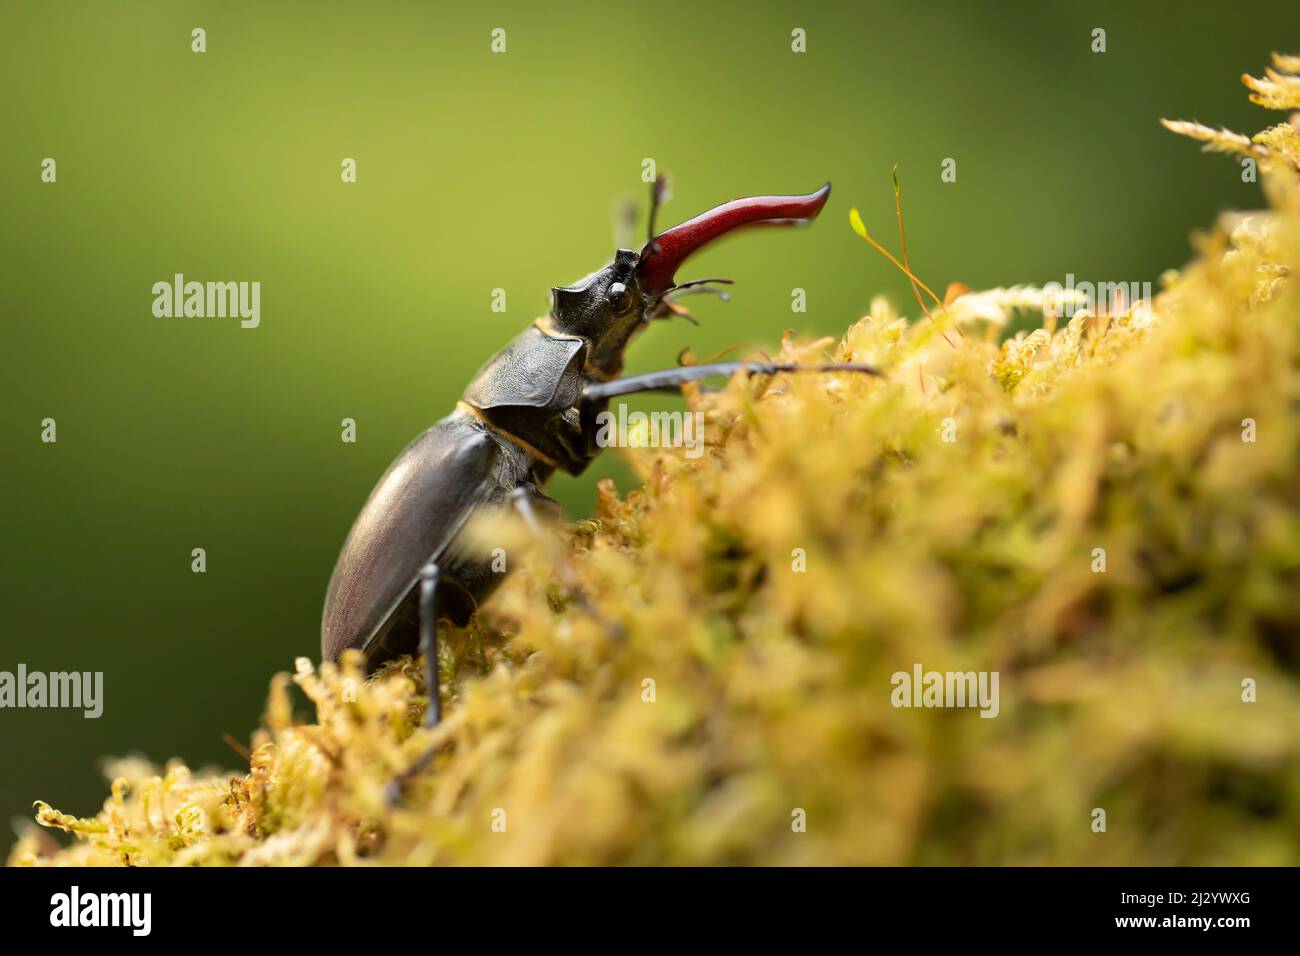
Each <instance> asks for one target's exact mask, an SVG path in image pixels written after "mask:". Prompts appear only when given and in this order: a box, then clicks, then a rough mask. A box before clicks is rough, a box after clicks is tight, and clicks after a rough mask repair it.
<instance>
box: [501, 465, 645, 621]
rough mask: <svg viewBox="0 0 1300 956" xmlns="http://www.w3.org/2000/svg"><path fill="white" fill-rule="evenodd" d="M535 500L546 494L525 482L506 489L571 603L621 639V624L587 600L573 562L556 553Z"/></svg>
mask: <svg viewBox="0 0 1300 956" xmlns="http://www.w3.org/2000/svg"><path fill="white" fill-rule="evenodd" d="M538 500H543V501H548V502H549V501H551V499H550V498H547V497H546V496H545V495H543V494H541V492H539V491H538V490H537V489H535V488H533V487H531V486H529V485H519V486H518V487H517V488H515V490H514V491H512V492H511V493H510V501H511V504H513V505H514V508H515V510H516V511H518V512H519V516H520V517H521V518H522V519H523V521H524V525H525V526H526V527H527V528H528V530H529V531H530V532H531V533H532V535H533V536H534V537H535V538H537V540H538V541H539V542H540V543H541V545H542V547H543V548H545V549H546V553H547V554H548V555H550V558H551V563H552V564H553V565H554V567H555V573H556V574H557V575H558V576H559V578H560V583H561V584H563V585H564V588H565V590H566V591H568V592H569V594H570V595H572V597H573V600H574V603H576V604H577V605H578V607H579V608H580V609H581V610H582V612H583V613H584V614H586V615H587V616H588V617H590V618H591V619H592V620H593V621H595V622H596V623H597V624H598V625H600V627H601V628H602V629H603V630H604V631H605V633H606V634H607V635H609V637H610V638H611V639H613V640H615V641H621V640H622V639H623V638H624V637H625V636H626V635H625V632H624V630H623V625H622V624H620V623H618V621H614V620H611V619H610V618H608V617H606V616H605V615H604V614H603V613H602V612H601V611H600V609H599V608H597V607H596V606H595V605H594V604H592V603H591V600H590V599H589V598H588V597H587V592H586V591H584V590H583V588H582V582H580V581H579V580H578V575H577V574H576V573H575V572H574V570H573V565H572V564H570V563H569V560H568V555H565V554H560V553H559V551H558V549H557V548H556V546H555V541H554V539H553V538H552V536H551V535H549V534H547V532H546V529H545V528H543V527H542V523H541V522H540V521H539V520H538V517H537V509H536V507H535V505H536V503H537V501H538Z"/></svg>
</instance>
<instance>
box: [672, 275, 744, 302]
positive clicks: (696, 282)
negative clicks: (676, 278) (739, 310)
mask: <svg viewBox="0 0 1300 956" xmlns="http://www.w3.org/2000/svg"><path fill="white" fill-rule="evenodd" d="M710 283H717V284H718V285H735V284H736V280H735V279H722V278H716V279H692V280H691V281H690V282H682V283H679V284H678V285H675V286H673V287H672V288H671V289H669V290H668V291H669V292H681V291H682V290H683V289H694V288H697V287H699V286H707V285H709V284H710ZM703 291H705V292H712V293H714V294H715V295H721V296H722V297H723V298H724V299H725V298H727V297H726V296H725V295H723V293H722V290H720V289H704V290H703Z"/></svg>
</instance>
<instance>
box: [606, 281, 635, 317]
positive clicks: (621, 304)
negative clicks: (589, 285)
mask: <svg viewBox="0 0 1300 956" xmlns="http://www.w3.org/2000/svg"><path fill="white" fill-rule="evenodd" d="M605 299H606V300H607V301H608V302H609V305H610V308H612V309H613V310H614V312H615V314H617V315H622V314H623V313H624V312H626V311H627V310H628V309H630V308H631V307H632V296H631V294H630V293H629V292H628V291H627V286H626V285H624V284H623V283H622V282H614V283H611V284H610V287H609V291H608V292H606V293H605Z"/></svg>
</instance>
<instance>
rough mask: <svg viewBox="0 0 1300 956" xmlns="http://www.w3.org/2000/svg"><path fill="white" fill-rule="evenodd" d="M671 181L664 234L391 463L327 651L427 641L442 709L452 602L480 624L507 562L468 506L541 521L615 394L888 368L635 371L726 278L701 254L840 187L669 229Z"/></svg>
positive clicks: (334, 655)
mask: <svg viewBox="0 0 1300 956" xmlns="http://www.w3.org/2000/svg"><path fill="white" fill-rule="evenodd" d="M661 186H662V183H661V181H657V182H656V185H655V188H654V189H653V190H652V198H651V213H650V228H649V230H648V231H649V233H650V234H651V238H649V240H648V241H647V242H646V243H645V245H644V247H643V248H642V249H641V251H640V252H633V251H632V250H630V249H619V250H618V251H617V252H616V253H615V255H614V261H613V262H611V263H610V264H609V265H607V266H605V267H604V268H603V269H600V270H599V271H597V272H593V273H592V274H591V275H589V276H587V277H586V278H585V279H581V280H579V281H578V282H577V283H575V284H574V285H570V286H565V287H562V288H555V289H552V290H551V309H550V313H549V314H548V315H546V316H543V317H542V318H540V319H538V320H536V321H535V322H534V323H533V324H532V325H531V326H530V327H528V328H527V329H525V330H524V331H523V332H521V333H520V334H519V335H518V336H516V337H515V339H514V340H513V341H511V342H510V343H509V344H508V345H506V347H505V348H504V349H502V350H501V351H500V352H498V353H497V354H496V355H495V356H494V357H492V358H491V359H489V360H488V361H487V363H486V364H485V365H484V366H483V367H482V368H481V369H479V371H478V373H477V374H476V375H475V376H474V379H473V380H472V381H471V382H470V384H469V387H468V388H467V389H465V392H464V395H463V397H462V399H461V401H459V402H458V403H457V404H456V410H455V411H454V412H453V413H452V414H451V415H449V416H447V417H446V418H444V419H442V420H441V421H440V422H438V423H437V424H435V425H433V426H432V427H431V428H429V429H428V430H427V431H425V432H424V433H423V434H422V435H420V436H419V437H417V438H416V439H415V440H414V441H413V442H411V444H410V445H408V446H407V447H406V449H405V450H404V451H402V453H401V454H400V455H398V456H397V459H396V460H395V461H394V462H393V463H392V464H391V465H389V467H388V470H387V471H386V472H384V475H383V477H382V478H380V479H379V483H378V484H377V485H376V486H375V488H374V490H373V491H372V492H371V493H370V497H369V499H368V500H367V501H366V503H365V506H364V507H363V508H362V509H361V514H360V515H359V516H358V517H357V519H356V522H355V523H354V524H353V526H352V530H351V532H350V533H349V534H348V537H347V540H346V542H345V543H344V545H343V550H342V552H341V553H340V554H339V558H338V563H337V564H336V565H335V567H334V574H333V576H332V577H331V578H330V582H329V589H328V591H327V593H326V596H325V609H324V613H323V615H322V618H321V654H322V656H323V657H324V658H326V659H329V660H337V659H338V657H339V655H340V654H342V653H343V651H345V650H348V649H350V648H355V649H357V650H359V651H360V652H361V653H362V655H363V658H364V660H365V663H366V666H367V669H370V670H373V669H374V668H376V667H377V666H379V665H380V664H382V663H383V662H385V661H387V660H391V659H392V658H394V657H397V656H399V655H402V654H409V653H413V652H416V651H419V652H420V653H422V654H424V655H425V660H426V667H427V670H428V681H429V683H428V687H429V706H428V709H427V711H426V723H427V724H429V725H432V724H435V723H437V722H438V720H439V716H440V710H441V708H440V701H439V693H438V688H439V673H438V653H437V622H438V620H439V617H440V616H446V617H448V618H450V619H451V620H452V621H454V622H455V623H456V624H457V625H464V624H465V623H466V622H467V621H468V620H469V618H470V616H471V615H472V614H473V613H474V611H475V610H476V609H477V608H478V605H479V603H480V602H481V601H483V600H484V599H485V598H486V597H487V596H488V595H489V594H490V593H491V592H492V591H493V590H494V589H495V588H496V587H497V585H498V584H499V583H500V581H501V579H502V578H503V577H504V575H503V574H497V573H494V572H493V570H492V568H491V562H490V558H489V557H488V556H486V555H483V554H479V553H475V552H474V550H473V549H471V548H470V547H468V546H467V545H466V544H465V542H464V541H463V540H462V537H463V536H462V532H463V529H464V527H465V524H466V522H467V521H468V520H469V518H470V517H471V516H472V515H473V514H475V513H476V512H478V511H480V510H482V509H485V508H514V509H516V510H517V511H518V512H519V513H520V514H521V516H522V517H523V518H524V519H525V522H526V523H527V524H528V525H529V527H530V528H532V529H533V530H534V532H537V533H540V531H539V525H538V523H537V520H536V509H547V510H555V509H556V505H555V502H554V501H552V500H551V499H549V498H547V497H546V496H545V495H543V494H542V491H541V489H542V487H543V486H544V485H545V484H546V481H547V480H548V479H549V478H550V477H551V475H552V474H553V473H554V472H555V471H556V469H563V470H564V471H567V472H569V473H571V474H574V475H576V474H579V473H581V472H582V471H583V470H584V469H585V468H586V467H587V465H588V463H590V462H591V460H592V459H593V458H594V457H595V456H596V454H597V453H598V452H599V451H600V448H599V447H597V444H596V441H595V435H596V432H597V427H596V417H597V415H598V414H599V413H600V412H601V411H603V410H605V409H606V408H607V407H608V404H609V399H610V398H612V397H615V396H619V395H628V394H631V393H633V392H644V391H671V390H673V389H676V388H679V387H680V386H681V385H682V384H683V383H686V382H692V381H696V380H699V379H703V378H708V377H711V376H729V375H733V374H735V373H736V372H738V371H740V370H742V369H745V370H748V371H751V372H758V373H768V374H770V373H774V372H782V371H853V372H868V373H872V374H875V373H876V370H875V369H873V368H872V367H870V366H866V365H822V366H795V365H789V364H782V363H770V362H768V363H763V362H720V363H714V364H709V365H695V366H682V367H680V368H674V369H668V370H665V371H662V372H651V373H649V374H645V375H634V376H631V377H628V378H623V379H619V378H618V377H617V376H618V374H619V372H620V371H622V368H623V352H624V350H625V349H626V348H627V345H628V343H629V342H630V341H631V339H632V337H633V336H635V335H636V333H638V332H639V331H641V330H642V329H643V328H645V327H646V326H647V325H648V324H649V322H650V320H651V319H656V318H667V317H670V316H672V315H674V314H676V315H682V314H685V313H686V310H685V309H683V308H682V307H680V306H679V305H677V304H676V303H675V302H674V300H673V298H671V297H670V296H669V294H670V293H673V292H682V291H700V290H703V289H710V290H711V291H717V290H712V289H711V284H712V283H717V282H724V283H725V282H729V281H730V280H726V279H699V280H695V281H693V282H685V283H681V284H676V283H675V281H674V277H675V275H676V272H677V268H678V266H680V265H681V264H682V262H683V261H684V260H685V259H686V258H687V257H688V256H689V255H691V254H692V253H694V252H696V251H698V250H699V249H701V248H702V247H703V246H705V245H706V244H708V243H709V242H711V241H713V240H714V239H717V238H718V237H719V236H721V235H723V234H724V233H728V232H731V231H732V230H734V229H737V228H739V227H742V226H751V225H768V224H800V223H803V224H806V223H809V222H811V221H812V220H813V219H815V218H816V217H817V214H818V213H819V212H821V209H822V207H823V206H824V205H825V204H826V199H827V197H828V196H829V195H830V184H829V183H828V184H827V185H826V186H824V187H823V188H822V189H820V190H818V191H817V192H814V193H811V194H809V195H806V196H759V197H750V198H744V199H735V200H732V201H731V202H727V203H723V204H722V205H720V206H716V207H714V208H713V209H710V210H709V211H708V212H705V213H703V214H702V215H699V216H696V217H695V218H694V219H691V220H688V221H687V222H684V223H681V224H680V225H677V226H674V227H672V228H671V229H668V230H666V231H664V232H662V233H660V234H659V235H653V232H654V218H655V212H656V210H657V208H658V204H659V200H660V198H661V197H662V195H663V189H662V188H661Z"/></svg>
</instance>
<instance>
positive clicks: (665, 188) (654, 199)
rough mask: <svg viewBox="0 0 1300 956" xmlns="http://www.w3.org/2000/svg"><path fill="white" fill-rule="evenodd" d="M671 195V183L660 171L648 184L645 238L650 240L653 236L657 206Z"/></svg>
mask: <svg viewBox="0 0 1300 956" xmlns="http://www.w3.org/2000/svg"><path fill="white" fill-rule="evenodd" d="M671 195H672V185H671V184H670V183H669V181H668V177H667V176H666V175H665V174H663V173H660V174H659V175H658V176H656V177H655V181H654V182H653V183H651V184H650V216H649V219H648V221H647V223H646V238H647V239H648V240H650V241H653V240H654V237H655V220H656V219H658V218H659V207H660V206H662V205H663V204H664V203H666V202H667V201H668V199H669V197H670V196H671Z"/></svg>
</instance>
